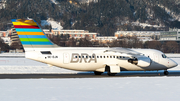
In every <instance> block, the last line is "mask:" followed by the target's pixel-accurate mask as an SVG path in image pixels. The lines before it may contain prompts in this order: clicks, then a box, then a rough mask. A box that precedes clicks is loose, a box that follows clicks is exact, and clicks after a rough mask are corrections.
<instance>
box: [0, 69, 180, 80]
mask: <svg viewBox="0 0 180 101" xmlns="http://www.w3.org/2000/svg"><path fill="white" fill-rule="evenodd" d="M161 76H167V77H170V76H180V71H169V75H164V74H163V72H122V73H118V74H116V75H115V76H108V75H107V73H103V74H102V75H94V73H77V74H0V79H41V78H60V79H63V78H112V77H113V78H118V77H161Z"/></svg>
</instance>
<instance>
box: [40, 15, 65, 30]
mask: <svg viewBox="0 0 180 101" xmlns="http://www.w3.org/2000/svg"><path fill="white" fill-rule="evenodd" d="M45 25H51V26H52V29H53V30H62V29H63V27H62V26H61V23H60V22H57V21H54V20H51V19H50V18H49V19H48V20H41V26H45Z"/></svg>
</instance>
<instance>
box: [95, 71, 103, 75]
mask: <svg viewBox="0 0 180 101" xmlns="http://www.w3.org/2000/svg"><path fill="white" fill-rule="evenodd" d="M102 73H103V72H97V71H94V74H95V75H101V74H102Z"/></svg>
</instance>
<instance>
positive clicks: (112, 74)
mask: <svg viewBox="0 0 180 101" xmlns="http://www.w3.org/2000/svg"><path fill="white" fill-rule="evenodd" d="M108 75H109V76H115V75H116V73H108Z"/></svg>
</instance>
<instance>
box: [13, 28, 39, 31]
mask: <svg viewBox="0 0 180 101" xmlns="http://www.w3.org/2000/svg"><path fill="white" fill-rule="evenodd" d="M16 32H42V31H41V29H26V28H16Z"/></svg>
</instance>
